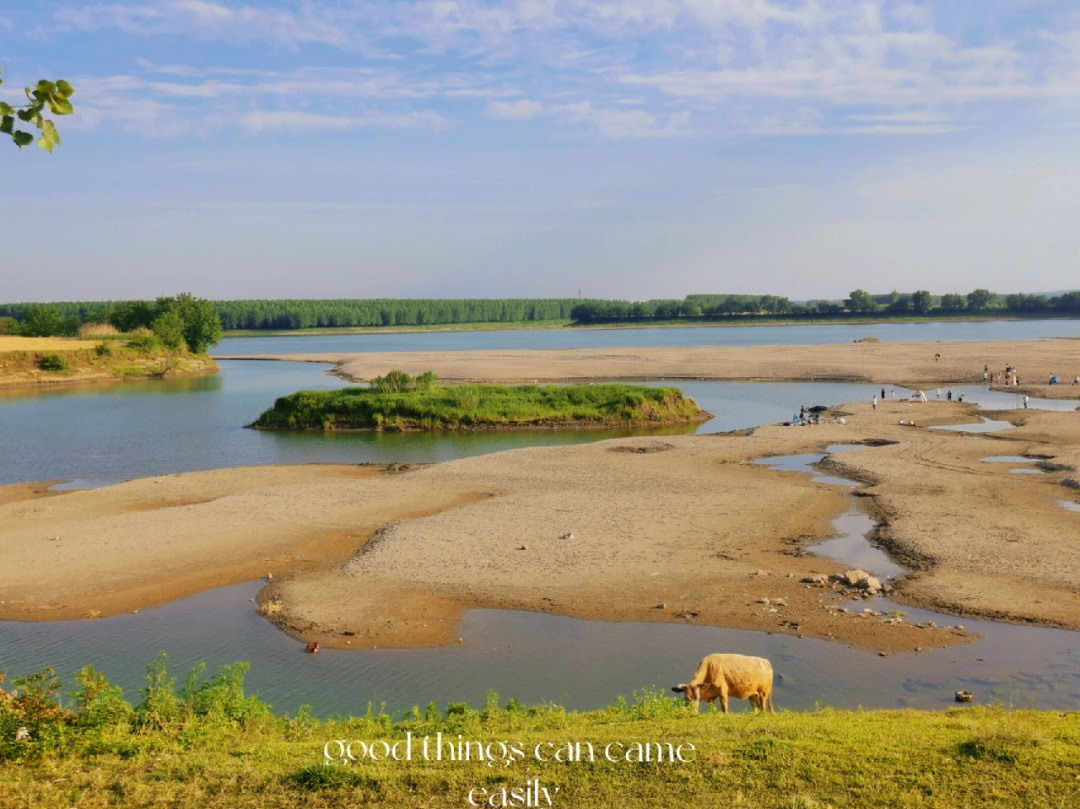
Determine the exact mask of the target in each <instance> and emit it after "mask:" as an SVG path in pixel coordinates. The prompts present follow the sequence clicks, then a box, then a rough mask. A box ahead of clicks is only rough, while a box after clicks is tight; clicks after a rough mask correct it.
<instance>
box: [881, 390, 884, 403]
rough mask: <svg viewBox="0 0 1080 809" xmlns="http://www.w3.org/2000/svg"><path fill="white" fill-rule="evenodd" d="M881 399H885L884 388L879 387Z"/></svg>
mask: <svg viewBox="0 0 1080 809" xmlns="http://www.w3.org/2000/svg"><path fill="white" fill-rule="evenodd" d="M881 401H883V402H884V401H885V388H882V389H881Z"/></svg>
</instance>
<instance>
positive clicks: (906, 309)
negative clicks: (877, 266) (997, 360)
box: [0, 289, 1080, 349]
mask: <svg viewBox="0 0 1080 809" xmlns="http://www.w3.org/2000/svg"><path fill="white" fill-rule="evenodd" d="M181 297H183V296H178V297H177V298H176V299H171V298H159V299H158V300H157V301H75V302H68V303H48V304H34V303H9V304H0V333H4V332H8V333H21V334H30V335H73V334H75V333H76V332H77V331H78V329H79V327H80V326H82V325H83V324H85V323H101V322H107V323H110V324H112V325H113V326H115V327H116V328H117V329H118V330H119V331H121V332H131V331H134V330H136V329H140V328H146V329H152V330H153V329H154V322H155V321H156V320H157V319H158V318H160V317H161V316H162V315H163V314H165V309H166V308H168V306H174V307H175V306H179V304H166V303H163V302H168V301H176V300H179V298H181ZM187 297H188V298H190V296H187ZM191 300H198V299H193V298H192V299H191ZM184 306H185V307H190V306H191V304H190V303H188V304H184ZM200 306H203V307H205V308H206V311H212V312H213V313H214V314H216V315H217V317H218V320H219V321H220V326H221V328H222V329H225V330H229V331H231V330H238V329H250V330H256V331H257V330H275V331H287V330H293V329H309V328H335V327H338V328H340V327H366V326H439V325H452V324H471V323H475V324H479V323H532V322H538V321H558V320H571V321H573V322H574V323H578V324H592V323H636V322H648V321H680V320H685V321H702V320H717V321H730V320H745V319H750V320H753V319H770V320H773V319H777V320H785V319H790V320H816V319H843V318H847V317H857V318H867V317H870V318H890V317H903V316H915V317H941V316H943V317H955V316H964V315H977V316H994V315H1006V316H1020V317H1076V316H1080V292H1067V293H1065V294H1063V295H1059V296H1057V297H1048V296H1044V295H1022V294H1016V295H997V294H995V293H993V292H990V291H989V290H985V289H976V290H974V291H972V292H969V293H967V294H966V295H960V294H948V295H940V296H937V295H931V294H930V293H929V292H927V291H926V290H919V291H917V292H910V293H907V292H903V293H902V292H891V293H889V294H887V295H871V294H870V293H868V292H866V291H864V290H861V289H857V290H855V291H853V292H852V293H851V294H850V295H848V297H847V298H845V299H844V300H811V301H804V302H792V301H791V300H789V299H788V298H784V297H780V296H777V295H687V296H686V297H685V298H683V299H682V300H650V301H639V302H636V303H632V302H629V301H618V300H591V299H587V300H581V299H578V298H511V299H497V298H473V299H437V298H435V299H427V298H425V299H389V298H388V299H380V298H372V299H367V300H237V301H202V302H200ZM181 308H183V307H181ZM190 317H191V312H190V311H189V312H188V319H190ZM158 331H162V332H163V333H165V334H166V336H170V335H171V336H172V337H174V336H175V333H176V328H175V323H173V322H171V320H170V322H166V323H159V329H158ZM190 336H191V338H192V339H194V340H196V344H198V345H201V344H203V343H204V342H205V341H201V340H199V339H198V338H197V336H195V335H194V334H191V335H190ZM172 337H170V339H172ZM211 344H212V343H211ZM189 345H190V343H189ZM193 349H194V347H193Z"/></svg>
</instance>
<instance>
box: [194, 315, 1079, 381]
mask: <svg viewBox="0 0 1080 809" xmlns="http://www.w3.org/2000/svg"><path fill="white" fill-rule="evenodd" d="M866 337H876V338H877V339H879V340H881V341H883V342H889V343H896V342H928V341H933V340H958V341H960V340H962V341H970V340H1036V339H1040V338H1043V337H1080V320H978V321H945V320H935V321H927V322H924V323H869V324H847V323H838V324H828V325H792V326H692V327H672V328H611V329H520V330H505V331H501V330H500V331H445V332H437V331H426V332H383V333H374V334H313V335H289V334H284V335H281V336H278V337H262V336H260V337H229V338H226V339H224V340H222V341H221V342H220V343H219V344H218V346H217V347H216V348H215V349H214V352H215V353H216V354H219V355H226V354H292V353H308V354H327V353H336V352H344V351H475V350H483V349H492V350H499V349H501V350H505V349H517V348H616V347H624V348H652V347H663V346H676V347H685V346H759V345H824V344H828V343H850V342H852V341H854V340H862V339H864V338H866ZM1063 373H1064V372H1063ZM1074 373H1075V372H1074Z"/></svg>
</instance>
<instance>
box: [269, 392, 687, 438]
mask: <svg viewBox="0 0 1080 809" xmlns="http://www.w3.org/2000/svg"><path fill="white" fill-rule="evenodd" d="M704 417H705V414H703V412H702V411H701V409H700V408H698V406H697V405H696V404H695V403H694V401H693V400H692V399H688V398H686V397H684V396H683V395H682V391H680V390H678V389H676V388H651V387H646V386H643V385H542V386H537V385H520V386H510V385H457V386H434V387H431V388H430V389H426V390H408V391H404V392H383V391H380V390H376V389H372V388H345V389H343V390H331V391H299V392H298V393H293V394H291V395H289V396H283V397H281V398H280V399H278V400H277V401H276V402H275V403H274V406H273V407H272V408H271V409H270V410H267V411H266V412H264V413H263V414H262V415H261V416H259V418H258V419H257V420H256V421H255V423H254V424H253V425H252V426H253V427H257V428H259V429H269V430H397V431H400V430H445V429H474V428H484V427H488V428H491V427H558V426H569V427H575V426H576V427H611V426H648V425H661V424H679V423H686V422H690V421H694V420H698V419H701V418H704Z"/></svg>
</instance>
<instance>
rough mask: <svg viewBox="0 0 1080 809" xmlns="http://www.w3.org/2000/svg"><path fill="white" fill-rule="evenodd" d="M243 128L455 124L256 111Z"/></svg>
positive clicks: (421, 116) (433, 117)
mask: <svg viewBox="0 0 1080 809" xmlns="http://www.w3.org/2000/svg"><path fill="white" fill-rule="evenodd" d="M240 125H241V126H242V127H243V128H244V129H246V130H248V131H249V132H268V131H293V132H298V133H299V132H306V131H326V130H339V131H340V130H347V129H366V128H370V127H381V128H390V129H420V128H424V129H435V130H440V129H446V128H447V127H449V126H451V125H452V122H451V121H449V120H447V119H446V118H444V117H443V116H441V115H438V114H436V113H434V112H430V111H420V112H409V113H404V114H401V115H392V114H386V113H379V112H372V113H366V114H364V115H351V116H347V115H327V114H325V113H315V112H299V111H291V110H253V111H251V112H249V113H246V114H244V115H243V116H242V117H241V118H240Z"/></svg>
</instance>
